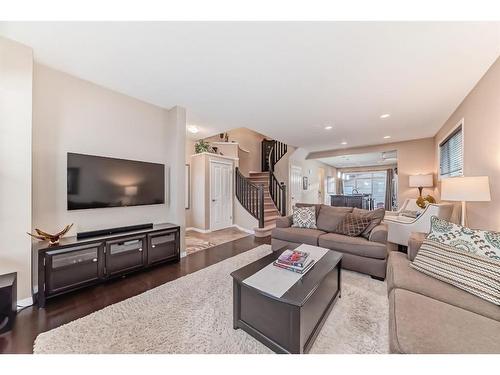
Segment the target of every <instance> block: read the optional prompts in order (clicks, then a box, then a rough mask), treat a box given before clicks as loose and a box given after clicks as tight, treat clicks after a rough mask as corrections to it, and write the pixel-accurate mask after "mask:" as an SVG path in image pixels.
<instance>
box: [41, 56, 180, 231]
mask: <svg viewBox="0 0 500 375" xmlns="http://www.w3.org/2000/svg"><path fill="white" fill-rule="evenodd" d="M33 100H34V102H33V226H36V227H40V228H43V229H45V230H47V231H55V230H58V229H60V228H62V227H63V226H64V225H66V224H69V223H74V224H75V225H74V230H72V233H71V234H74V233H75V232H77V231H87V230H93V229H99V228H108V227H117V226H121V225H131V224H140V223H148V222H153V223H161V222H166V221H170V222H174V223H177V224H184V215H185V214H184V159H185V156H184V144H185V114H184V113H183V112H184V111H183V110H182V109H179V108H174V109H172V110H171V111H170V112H169V111H168V110H166V109H163V108H160V107H156V106H153V105H150V104H147V103H144V102H141V101H139V100H136V99H134V98H131V97H128V96H125V95H122V94H119V93H116V92H114V91H111V90H108V89H105V88H103V87H100V86H97V85H95V84H92V83H90V82H87V81H83V80H80V79H78V78H76V77H73V76H70V75H67V74H64V73H62V72H59V71H56V70H53V69H50V68H48V67H46V66H43V65H40V64H35V69H34V85H33ZM183 122H184V124H183ZM179 127H182V131H180V130H179V129H178V128H179ZM67 152H78V153H84V154H91V155H101V156H109V157H117V158H124V159H133V160H141V161H148V162H155V163H163V164H165V165H166V166H167V171H166V174H165V179H166V185H165V186H166V190H167V192H166V195H167V197H166V203H165V204H162V205H151V206H137V207H115V208H103V209H88V210H76V211H67V209H66V153H67ZM179 165H180V166H182V168H179ZM169 181H170V183H169ZM181 183H182V189H180V188H179V187H180V184H181ZM181 198H182V199H181ZM179 202H182V203H180V204H181V205H182V210H180V209H179V207H178V204H179Z"/></svg>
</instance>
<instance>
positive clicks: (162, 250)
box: [148, 231, 179, 264]
mask: <svg viewBox="0 0 500 375" xmlns="http://www.w3.org/2000/svg"><path fill="white" fill-rule="evenodd" d="M178 236H179V232H177V231H165V232H159V233H153V234H148V264H153V263H156V262H160V261H162V260H166V259H171V258H175V257H177V256H178V253H177V242H178V241H179V238H178Z"/></svg>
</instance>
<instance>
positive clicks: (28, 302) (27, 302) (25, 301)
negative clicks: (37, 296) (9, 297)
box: [17, 297, 33, 310]
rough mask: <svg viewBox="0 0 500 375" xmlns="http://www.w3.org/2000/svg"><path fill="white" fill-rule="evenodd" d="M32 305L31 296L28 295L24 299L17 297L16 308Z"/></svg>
mask: <svg viewBox="0 0 500 375" xmlns="http://www.w3.org/2000/svg"><path fill="white" fill-rule="evenodd" d="M31 305H33V297H28V298H25V299H18V300H17V309H18V310H19V309H23V308H25V307H28V306H31Z"/></svg>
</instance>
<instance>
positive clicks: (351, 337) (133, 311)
mask: <svg viewBox="0 0 500 375" xmlns="http://www.w3.org/2000/svg"><path fill="white" fill-rule="evenodd" d="M270 252H271V247H270V245H261V246H259V247H256V248H255V249H252V250H249V251H247V252H245V253H242V254H240V255H237V256H234V257H232V258H229V259H226V260H224V261H222V262H219V263H217V264H214V265H212V266H210V267H207V268H204V269H202V270H200V271H197V272H194V273H192V274H189V275H187V276H184V277H181V278H179V279H176V280H174V281H171V282H169V283H166V284H164V285H161V286H159V287H157V288H155V289H151V290H149V291H147V292H145V293H142V294H140V295H137V296H135V297H132V298H129V299H127V300H124V301H122V302H119V303H116V304H114V305H111V306H108V307H106V308H104V309H102V310H99V311H96V312H95V313H92V314H90V315H88V316H85V317H83V318H81V319H78V320H75V321H72V322H70V323H68V324H65V325H63V326H60V327H58V328H56V329H53V330H51V331H48V332H44V333H42V334H40V335H39V336H38V337H37V338H36V340H35V344H34V353H36V354H37V353H271V350H269V349H268V348H267V347H266V346H264V345H263V344H261V343H260V342H258V341H257V340H255V339H254V338H252V337H251V336H250V335H248V334H246V333H245V332H244V331H242V330H234V329H233V317H232V314H233V311H232V308H233V307H232V306H233V305H232V298H233V293H232V287H233V284H232V279H231V276H230V273H231V272H232V271H234V270H236V269H238V268H240V267H242V266H244V265H246V264H248V263H250V262H252V261H255V260H257V259H259V258H261V257H262V256H264V255H266V254H268V253H270ZM342 272H343V273H342V297H341V298H340V299H338V300H337V303H336V304H335V306H334V307H333V309H332V311H331V313H330V315H329V317H328V319H327V320H326V322H325V324H324V326H323V328H322V330H321V332H320V334H319V335H318V337H317V339H316V341H315V343H314V345H313V346H312V348H311V353H388V350H389V344H388V301H387V292H386V285H385V283H384V282H381V281H377V280H373V279H371V278H370V277H369V276H366V275H361V274H358V273H355V272H350V271H344V270H343V271H342Z"/></svg>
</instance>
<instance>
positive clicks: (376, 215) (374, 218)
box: [352, 208, 385, 239]
mask: <svg viewBox="0 0 500 375" xmlns="http://www.w3.org/2000/svg"><path fill="white" fill-rule="evenodd" d="M352 213H353V214H354V215H358V216H364V217H367V218H368V219H370V223H369V224H368V226H367V227H366V228H365V229H364V230H363V232H362V233H361V236H363V237H364V238H366V239H368V238H369V237H370V233H371V232H372V230H373V228H375V227H376V226H377V225H379V224H380V223H381V222H382V220H383V219H384V216H385V209H384V208H377V209H376V210H373V211H369V210H362V209H360V208H355V209H354V210H353V211H352Z"/></svg>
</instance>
